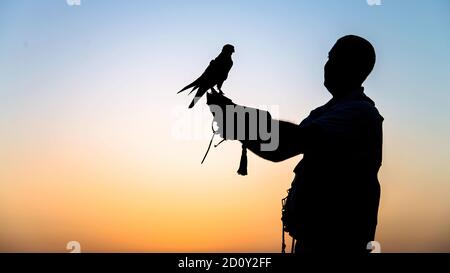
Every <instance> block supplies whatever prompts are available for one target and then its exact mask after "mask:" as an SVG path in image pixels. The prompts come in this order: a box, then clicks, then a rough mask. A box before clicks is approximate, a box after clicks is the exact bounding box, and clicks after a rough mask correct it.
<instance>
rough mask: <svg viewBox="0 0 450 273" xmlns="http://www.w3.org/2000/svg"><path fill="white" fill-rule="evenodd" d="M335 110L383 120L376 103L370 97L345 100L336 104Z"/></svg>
mask: <svg viewBox="0 0 450 273" xmlns="http://www.w3.org/2000/svg"><path fill="white" fill-rule="evenodd" d="M334 110H335V111H336V112H338V113H343V114H345V113H347V114H351V116H355V117H358V118H362V119H366V120H367V119H370V120H383V117H382V116H381V114H380V112H379V111H378V109H377V107H376V106H375V103H374V102H373V101H372V100H371V99H369V98H367V99H357V100H349V101H343V102H342V103H338V104H336V105H335V106H334Z"/></svg>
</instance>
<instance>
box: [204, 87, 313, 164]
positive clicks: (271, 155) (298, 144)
mask: <svg viewBox="0 0 450 273" xmlns="http://www.w3.org/2000/svg"><path fill="white" fill-rule="evenodd" d="M207 99H208V102H207V103H208V105H209V106H210V109H211V110H212V109H213V107H212V106H216V107H218V108H221V109H226V106H227V105H232V106H234V108H239V107H243V106H239V105H236V104H234V103H233V102H232V101H231V100H230V99H228V98H226V97H224V96H222V95H219V94H214V93H213V94H207ZM216 110H217V108H216ZM258 111H259V112H260V113H263V112H265V111H262V110H258ZM212 112H213V111H212ZM266 113H267V115H264V116H267V117H268V118H269V119H270V124H271V125H272V126H271V130H274V129H275V130H276V129H278V132H273V131H272V132H271V138H274V137H276V138H277V141H276V143H277V144H278V145H275V147H272V145H269V146H268V145H267V144H268V143H271V142H272V141H274V139H269V140H267V141H264V140H261V139H260V138H259V137H258V139H257V140H241V142H242V143H243V144H244V145H245V146H246V147H247V148H248V149H249V150H250V151H252V152H253V153H255V154H256V155H258V156H260V157H262V158H264V159H266V160H270V161H273V162H280V161H283V160H286V159H288V158H291V157H293V156H296V155H299V154H301V153H303V152H304V150H305V147H306V143H307V142H308V139H310V137H309V135H310V132H308V131H309V130H308V131H306V130H305V129H304V128H301V127H300V126H298V125H297V124H294V123H291V122H287V121H280V120H275V119H272V118H271V116H270V114H269V113H268V112H266ZM214 114H215V113H214V112H213V115H214ZM259 116H261V115H259ZM215 120H216V119H215ZM216 121H217V122H218V126H219V130H221V129H223V124H221V122H222V121H220V120H216ZM252 122H253V123H257V124H252ZM274 125H275V126H274ZM257 126H258V120H257V119H248V120H247V122H245V129H246V132H249V128H257ZM220 132H221V136H222V137H225V138H227V139H235V138H233V137H227V136H226V134H224V132H223V131H220ZM224 135H225V136H224Z"/></svg>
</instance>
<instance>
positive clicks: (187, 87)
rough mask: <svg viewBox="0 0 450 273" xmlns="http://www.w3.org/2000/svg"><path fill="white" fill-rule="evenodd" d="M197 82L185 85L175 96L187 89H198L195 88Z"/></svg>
mask: <svg viewBox="0 0 450 273" xmlns="http://www.w3.org/2000/svg"><path fill="white" fill-rule="evenodd" d="M197 81H198V80H195V81H194V82H192V83H190V84H188V85H186V86H185V87H184V88H183V89H181V90H180V91H178V92H177V94H179V93H181V92H183V91H184V90H187V89H189V88H191V87H194V88H198V87H196V85H197ZM194 90H195V89H194ZM191 92H192V91H191ZM189 94H190V93H189Z"/></svg>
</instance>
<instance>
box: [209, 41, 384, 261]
mask: <svg viewBox="0 0 450 273" xmlns="http://www.w3.org/2000/svg"><path fill="white" fill-rule="evenodd" d="M375 59H376V57H375V50H374V48H373V46H372V45H371V44H370V42H368V41H367V40H365V39H363V38H361V37H358V36H354V35H348V36H344V37H342V38H340V39H339V40H338V41H337V42H336V44H335V45H334V46H333V48H332V49H331V50H330V52H329V55H328V61H327V63H326V64H325V67H324V78H325V80H324V85H325V87H326V88H327V90H328V91H329V92H330V93H331V94H332V96H333V97H332V99H331V100H330V101H328V102H327V103H326V104H325V105H323V106H320V107H318V108H316V109H315V110H313V111H312V112H311V113H310V115H309V116H308V117H307V118H305V119H304V120H303V121H302V122H301V123H300V124H299V125H297V124H293V123H290V122H286V121H277V122H279V145H278V148H277V149H275V150H273V151H264V150H262V149H261V143H263V141H262V140H245V139H244V140H241V142H242V143H243V145H245V146H246V147H247V148H248V149H249V150H251V151H252V152H253V153H255V154H256V155H258V156H260V157H262V158H264V159H266V160H270V161H273V162H280V161H283V160H286V159H288V158H291V157H293V156H296V155H299V154H303V158H302V160H301V161H300V162H299V163H298V165H297V166H296V167H295V169H294V173H295V178H294V181H293V182H292V184H291V189H290V190H289V195H288V198H287V202H286V207H285V212H284V213H283V222H284V226H285V229H286V231H288V232H289V234H290V235H291V236H292V237H294V238H295V239H296V240H297V244H296V246H295V251H296V252H297V253H299V252H303V253H304V252H325V251H333V252H340V251H344V252H367V251H366V246H367V243H368V242H370V241H373V240H374V237H375V229H376V225H377V214H378V204H379V198H380V185H379V182H378V178H377V174H378V170H379V168H380V166H381V152H382V122H383V117H382V116H381V115H380V114H379V112H378V110H377V109H376V107H375V104H374V102H373V101H372V100H371V99H370V98H369V97H367V96H366V95H365V94H364V88H363V87H362V84H363V82H364V81H365V80H366V78H367V76H368V75H369V74H370V72H371V71H372V69H373V67H374V65H375ZM208 104H209V105H210V106H212V105H219V106H220V107H225V105H229V104H231V105H235V104H234V103H233V102H232V101H231V100H229V99H228V98H226V97H224V96H222V95H219V94H208ZM241 107H242V106H241ZM249 122H257V121H252V120H250V121H249ZM218 125H219V127H223V124H221V123H220V122H219V124H218ZM221 135H222V136H223V135H224V134H223V132H222V133H221Z"/></svg>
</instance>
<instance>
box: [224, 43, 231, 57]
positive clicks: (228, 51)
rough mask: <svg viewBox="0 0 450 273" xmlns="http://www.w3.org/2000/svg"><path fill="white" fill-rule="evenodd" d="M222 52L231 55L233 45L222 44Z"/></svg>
mask: <svg viewBox="0 0 450 273" xmlns="http://www.w3.org/2000/svg"><path fill="white" fill-rule="evenodd" d="M222 52H223V53H227V54H230V55H231V54H233V52H234V46H232V45H230V44H226V45H224V46H223V48H222Z"/></svg>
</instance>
